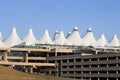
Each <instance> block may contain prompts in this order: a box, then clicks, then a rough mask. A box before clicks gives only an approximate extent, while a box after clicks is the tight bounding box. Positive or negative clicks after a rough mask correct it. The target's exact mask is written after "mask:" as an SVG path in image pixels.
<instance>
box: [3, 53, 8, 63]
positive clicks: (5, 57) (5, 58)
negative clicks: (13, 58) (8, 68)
mask: <svg viewBox="0 0 120 80" xmlns="http://www.w3.org/2000/svg"><path fill="white" fill-rule="evenodd" d="M7 56H8V52H7V51H5V52H3V60H4V61H5V62H7Z"/></svg>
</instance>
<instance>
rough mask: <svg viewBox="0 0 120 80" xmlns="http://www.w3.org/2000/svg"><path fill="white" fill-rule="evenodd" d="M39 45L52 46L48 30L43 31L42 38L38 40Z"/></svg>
mask: <svg viewBox="0 0 120 80" xmlns="http://www.w3.org/2000/svg"><path fill="white" fill-rule="evenodd" d="M38 43H39V44H54V42H53V41H52V39H51V38H50V36H49V32H48V30H45V31H44V33H43V35H42V37H41V38H40V40H39V41H38Z"/></svg>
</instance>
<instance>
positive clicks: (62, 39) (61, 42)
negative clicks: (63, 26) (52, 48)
mask: <svg viewBox="0 0 120 80" xmlns="http://www.w3.org/2000/svg"><path fill="white" fill-rule="evenodd" d="M65 42H66V38H65V36H64V32H63V31H60V33H59V35H58V36H57V37H56V39H55V40H54V44H56V45H64V44H65Z"/></svg>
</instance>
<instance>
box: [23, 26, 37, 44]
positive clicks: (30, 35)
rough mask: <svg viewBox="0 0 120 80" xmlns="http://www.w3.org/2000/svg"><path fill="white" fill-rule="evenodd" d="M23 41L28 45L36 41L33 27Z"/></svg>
mask: <svg viewBox="0 0 120 80" xmlns="http://www.w3.org/2000/svg"><path fill="white" fill-rule="evenodd" d="M22 42H25V43H26V45H32V44H34V43H35V42H36V38H35V36H34V34H33V31H32V29H31V28H30V29H29V31H28V33H27V35H26V36H25V37H24V38H23V40H22Z"/></svg>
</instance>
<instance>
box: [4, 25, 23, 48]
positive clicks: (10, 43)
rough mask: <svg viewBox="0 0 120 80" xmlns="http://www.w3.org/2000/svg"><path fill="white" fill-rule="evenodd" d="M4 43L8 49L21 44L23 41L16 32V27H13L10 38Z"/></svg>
mask: <svg viewBox="0 0 120 80" xmlns="http://www.w3.org/2000/svg"><path fill="white" fill-rule="evenodd" d="M4 43H5V45H6V46H8V47H13V46H16V45H19V44H20V43H21V40H20V38H19V36H18V34H17V32H16V28H15V27H13V29H12V31H11V33H10V35H9V37H8V38H7V39H6V40H5V41H4Z"/></svg>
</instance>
